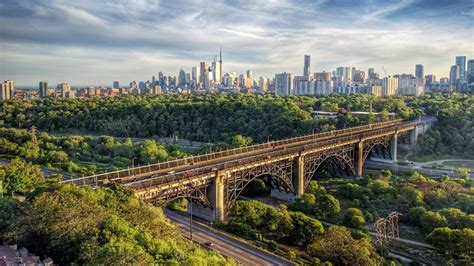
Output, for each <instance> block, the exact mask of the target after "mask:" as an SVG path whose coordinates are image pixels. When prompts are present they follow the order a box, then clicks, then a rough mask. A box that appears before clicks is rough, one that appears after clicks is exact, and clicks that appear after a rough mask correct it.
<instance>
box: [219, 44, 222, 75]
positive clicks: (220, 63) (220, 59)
mask: <svg viewBox="0 0 474 266" xmlns="http://www.w3.org/2000/svg"><path fill="white" fill-rule="evenodd" d="M219 82H222V47H220V49H219Z"/></svg>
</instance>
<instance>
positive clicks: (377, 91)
mask: <svg viewBox="0 0 474 266" xmlns="http://www.w3.org/2000/svg"><path fill="white" fill-rule="evenodd" d="M382 91H383V88H382V86H378V85H372V86H370V87H369V91H368V93H369V94H372V95H375V96H378V97H382V96H383V95H382Z"/></svg>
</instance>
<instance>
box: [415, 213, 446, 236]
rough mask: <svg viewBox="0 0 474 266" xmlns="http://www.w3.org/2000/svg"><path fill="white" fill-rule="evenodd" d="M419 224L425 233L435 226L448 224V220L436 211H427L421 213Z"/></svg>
mask: <svg viewBox="0 0 474 266" xmlns="http://www.w3.org/2000/svg"><path fill="white" fill-rule="evenodd" d="M420 225H421V229H422V230H423V231H424V232H425V233H429V232H431V231H433V229H435V228H438V227H446V226H448V221H447V220H446V217H444V216H443V215H441V214H439V213H437V212H432V211H427V212H425V213H423V214H422V215H421V218H420Z"/></svg>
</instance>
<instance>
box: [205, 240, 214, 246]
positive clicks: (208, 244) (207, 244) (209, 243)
mask: <svg viewBox="0 0 474 266" xmlns="http://www.w3.org/2000/svg"><path fill="white" fill-rule="evenodd" d="M204 246H208V247H213V246H214V243H212V242H211V241H207V242H206V243H204Z"/></svg>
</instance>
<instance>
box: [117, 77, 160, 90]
mask: <svg viewBox="0 0 474 266" xmlns="http://www.w3.org/2000/svg"><path fill="white" fill-rule="evenodd" d="M153 82H155V76H153ZM112 88H114V89H118V88H120V83H119V82H118V81H114V83H113V85H112Z"/></svg>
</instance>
